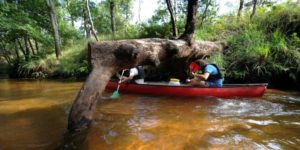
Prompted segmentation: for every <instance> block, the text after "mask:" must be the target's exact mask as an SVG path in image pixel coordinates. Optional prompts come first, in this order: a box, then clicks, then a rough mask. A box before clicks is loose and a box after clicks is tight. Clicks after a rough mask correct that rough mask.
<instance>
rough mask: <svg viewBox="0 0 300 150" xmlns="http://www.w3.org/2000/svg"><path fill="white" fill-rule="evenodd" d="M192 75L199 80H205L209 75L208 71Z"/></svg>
mask: <svg viewBox="0 0 300 150" xmlns="http://www.w3.org/2000/svg"><path fill="white" fill-rule="evenodd" d="M193 75H194V76H195V77H196V78H198V79H200V80H207V79H208V77H209V73H207V72H205V73H203V74H197V73H194V74H193Z"/></svg>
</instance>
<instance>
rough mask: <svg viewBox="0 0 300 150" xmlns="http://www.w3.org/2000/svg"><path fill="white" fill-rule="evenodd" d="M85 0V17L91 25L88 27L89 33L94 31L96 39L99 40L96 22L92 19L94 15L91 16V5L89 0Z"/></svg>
mask: <svg viewBox="0 0 300 150" xmlns="http://www.w3.org/2000/svg"><path fill="white" fill-rule="evenodd" d="M83 1H84V5H85V13H84V14H85V17H86V20H85V21H86V23H87V24H88V25H89V27H88V28H87V30H89V31H88V32H89V33H92V34H93V35H94V37H95V39H96V40H97V41H98V38H97V34H96V30H95V28H94V23H93V20H92V16H91V11H90V6H89V3H90V2H89V0H83Z"/></svg>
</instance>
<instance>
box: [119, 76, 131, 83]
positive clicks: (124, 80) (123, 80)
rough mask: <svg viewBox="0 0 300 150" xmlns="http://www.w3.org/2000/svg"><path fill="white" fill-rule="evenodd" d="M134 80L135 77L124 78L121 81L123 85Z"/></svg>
mask: <svg viewBox="0 0 300 150" xmlns="http://www.w3.org/2000/svg"><path fill="white" fill-rule="evenodd" d="M132 79H133V77H132V76H129V77H122V79H121V83H123V82H127V81H129V80H132Z"/></svg>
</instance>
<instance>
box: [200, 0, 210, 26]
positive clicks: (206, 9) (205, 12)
mask: <svg viewBox="0 0 300 150" xmlns="http://www.w3.org/2000/svg"><path fill="white" fill-rule="evenodd" d="M210 4H211V0H208V1H207V3H206V5H205V9H204V12H203V14H202V17H201V22H200V27H201V28H202V27H203V22H204V19H205V18H206V17H207V12H208V7H209V5H210Z"/></svg>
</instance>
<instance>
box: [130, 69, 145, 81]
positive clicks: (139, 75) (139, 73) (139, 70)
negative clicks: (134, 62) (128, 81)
mask: <svg viewBox="0 0 300 150" xmlns="http://www.w3.org/2000/svg"><path fill="white" fill-rule="evenodd" d="M136 69H137V70H138V75H136V76H134V77H133V79H132V81H134V80H137V79H144V78H145V71H144V69H143V67H142V66H137V67H136Z"/></svg>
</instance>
